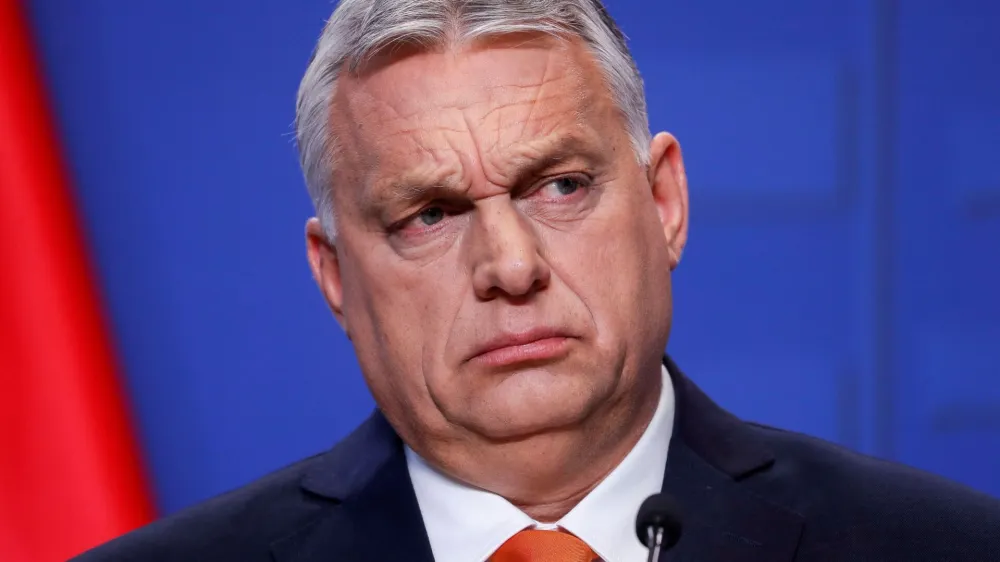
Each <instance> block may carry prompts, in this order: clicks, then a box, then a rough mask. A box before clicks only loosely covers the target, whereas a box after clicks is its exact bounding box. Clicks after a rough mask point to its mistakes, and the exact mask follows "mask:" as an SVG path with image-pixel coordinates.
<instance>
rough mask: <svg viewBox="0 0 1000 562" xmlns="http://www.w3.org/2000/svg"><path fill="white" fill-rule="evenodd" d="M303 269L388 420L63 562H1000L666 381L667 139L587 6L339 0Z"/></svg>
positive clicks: (977, 514)
mask: <svg viewBox="0 0 1000 562" xmlns="http://www.w3.org/2000/svg"><path fill="white" fill-rule="evenodd" d="M297 133H298V140H299V147H300V150H301V154H302V164H303V169H304V171H305V175H306V181H307V184H308V187H309V190H310V193H311V195H312V197H313V199H314V202H315V204H316V209H317V218H314V219H312V220H310V221H309V222H308V224H307V227H306V238H307V249H308V257H309V263H310V265H311V266H312V270H313V273H314V275H315V278H316V281H317V283H318V285H319V288H320V290H321V291H322V292H323V294H324V296H325V297H326V299H327V302H328V303H329V305H330V308H331V309H332V311H333V314H334V316H335V317H336V319H337V321H338V322H339V323H340V325H341V327H342V328H343V329H344V331H345V332H346V333H347V335H348V337H349V338H350V339H351V341H352V343H353V345H354V348H355V351H356V354H357V357H358V360H359V362H360V365H361V369H362V372H363V373H364V376H365V378H366V380H367V383H368V386H369V388H370V389H371V392H372V394H373V395H374V397H375V400H376V402H377V403H378V406H379V409H378V411H377V412H376V413H374V414H373V415H372V417H371V418H370V419H369V420H368V421H366V422H365V423H364V424H363V425H362V426H361V427H360V428H358V429H357V430H356V431H355V432H354V433H353V434H352V435H350V436H349V437H347V438H346V439H345V440H344V441H342V442H341V443H339V444H338V445H337V446H336V447H335V448H334V449H333V450H331V451H329V452H327V453H324V454H321V455H319V456H316V457H313V458H310V459H307V460H305V461H302V462H300V463H298V464H296V465H293V466H291V467H289V468H286V469H284V470H282V471H279V472H277V473H275V474H273V475H270V476H268V477H265V478H264V479H262V480H260V481H258V482H256V483H253V484H251V485H249V486H247V487H245V488H242V489H240V490H236V491H234V492H231V493H229V494H227V495H224V496H221V497H219V498H216V499H214V500H211V501H209V502H207V503H205V504H202V505H199V506H196V507H194V508H191V509H189V510H187V511H184V512H181V513H179V514H177V515H174V516H172V517H169V518H167V519H165V520H163V521H160V522H158V523H155V524H153V525H151V526H149V527H147V528H145V529H141V530H139V531H137V532H135V533H132V534H130V535H127V536H126V537H123V538H121V539H118V540H117V541H114V542H112V543H110V544H108V545H105V546H104V547H101V548H98V549H96V550H94V551H92V552H90V553H88V554H85V555H83V556H82V557H80V558H79V560H83V561H101V560H165V561H167V560H169V561H174V560H176V561H180V560H211V561H241V562H242V561H256V560H261V561H264V560H277V561H279V562H292V561H296V562H306V561H316V562H318V561H320V560H324V561H354V560H387V561H391V560H407V561H430V560H437V561H439V562H459V561H461V562H482V561H485V560H494V561H507V560H542V561H553V562H570V561H574V562H578V561H579V562H582V561H590V560H597V559H599V560H606V561H608V562H637V561H640V560H645V558H646V555H647V550H646V548H645V546H644V545H642V544H640V543H639V541H638V540H637V538H636V536H635V530H634V521H635V514H636V510H637V509H638V507H639V504H640V503H641V502H642V501H643V499H645V498H646V497H647V496H649V495H650V494H653V493H656V492H659V491H661V490H662V491H665V492H667V493H668V494H669V495H671V496H672V497H673V498H675V500H676V501H677V503H678V504H679V505H680V506H681V508H682V510H683V524H684V531H683V535H682V537H681V539H680V542H679V543H678V544H677V546H676V548H674V549H672V550H670V551H669V552H668V553H667V554H666V555H665V556H664V557H663V558H662V559H664V560H725V561H732V562H749V561H765V560H766V561H790V560H803V561H805V560H808V561H822V560H997V559H1000V503H998V502H997V501H995V500H993V499H991V498H989V497H987V496H984V495H981V494H978V493H976V492H973V491H971V490H968V489H966V488H963V487H960V486H958V485H956V484H952V483H949V482H947V481H944V480H942V479H940V478H937V477H934V476H930V475H928V474H924V473H920V472H917V471H914V470H911V469H908V468H904V467H901V466H897V465H893V464H890V463H887V462H882V461H878V460H875V459H871V458H868V457H864V456H861V455H857V454H854V453H851V452H849V451H846V450H844V449H841V448H838V447H836V446H834V445H831V444H828V443H824V442H822V441H819V440H816V439H812V438H809V437H805V436H802V435H797V434H793V433H788V432H784V431H780V430H777V429H772V428H767V427H762V426H759V425H753V424H749V423H746V422H743V421H740V420H738V419H736V418H735V417H733V416H732V415H730V414H728V413H726V412H725V411H723V410H721V409H720V408H719V407H718V406H716V405H715V404H713V403H712V402H711V401H710V400H709V399H708V398H707V397H706V396H705V395H703V394H702V393H701V392H700V391H699V390H698V389H697V388H696V387H695V386H694V384H693V383H692V382H691V381H690V380H688V379H687V378H685V376H684V375H683V374H682V373H681V371H680V369H679V368H678V367H677V366H676V365H674V364H673V363H672V362H671V361H670V360H669V359H668V358H667V359H665V358H664V357H663V355H662V354H663V349H664V348H665V346H666V343H667V338H668V334H669V332H670V319H671V297H670V294H671V289H670V287H671V278H670V274H671V271H672V270H673V269H674V268H675V267H676V266H677V265H678V263H679V261H680V258H681V254H682V251H683V249H684V245H685V241H686V237H687V226H688V197H687V181H686V178H685V174H684V166H683V162H682V158H681V152H680V147H679V145H678V142H677V141H676V140H675V139H674V138H673V137H671V136H670V135H668V134H665V133H661V134H659V135H656V136H655V137H651V136H650V134H649V131H648V125H647V118H646V107H645V99H644V94H643V91H642V84H641V80H640V78H639V75H638V72H637V70H636V68H635V66H634V62H633V60H632V58H631V55H630V54H629V52H628V50H627V48H626V46H625V43H624V40H623V37H622V35H621V33H620V32H619V30H618V29H617V28H616V26H615V24H614V23H613V22H612V20H611V19H610V17H609V16H608V15H607V13H606V12H605V11H604V8H603V7H602V6H601V5H600V3H599V0H343V1H342V2H341V4H340V5H339V6H338V8H337V9H336V11H335V12H334V14H333V17H332V18H331V20H330V21H329V23H328V25H327V26H326V29H325V31H324V33H323V35H322V37H321V39H320V42H319V45H318V47H317V49H316V52H315V55H314V58H313V60H312V63H311V65H310V67H309V69H308V71H307V72H306V75H305V78H304V80H303V82H302V86H301V89H300V92H299V100H298V119H297Z"/></svg>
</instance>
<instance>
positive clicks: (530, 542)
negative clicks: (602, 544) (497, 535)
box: [490, 529, 601, 562]
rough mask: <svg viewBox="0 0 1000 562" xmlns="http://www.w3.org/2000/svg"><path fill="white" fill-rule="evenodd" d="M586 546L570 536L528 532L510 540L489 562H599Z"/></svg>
mask: <svg viewBox="0 0 1000 562" xmlns="http://www.w3.org/2000/svg"><path fill="white" fill-rule="evenodd" d="M600 560H601V559H600V557H599V556H597V553H596V552H594V551H593V550H591V549H590V547H589V546H587V543H585V542H583V541H581V540H580V539H578V538H576V537H574V536H573V535H571V534H569V533H563V532H561V531H541V530H538V529H525V530H523V531H521V532H520V533H518V534H516V535H514V536H513V537H511V538H509V539H507V542H505V543H503V544H502V545H501V546H500V548H498V549H497V551H496V552H494V553H493V556H491V557H490V562H595V561H596V562H600Z"/></svg>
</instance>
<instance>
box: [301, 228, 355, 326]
mask: <svg viewBox="0 0 1000 562" xmlns="http://www.w3.org/2000/svg"><path fill="white" fill-rule="evenodd" d="M306 256H307V257H308V258H309V267H310V268H311V269H312V274H313V279H315V280H316V285H318V286H319V290H320V292H322V293H323V297H324V298H326V302H327V304H329V305H330V310H332V311H333V315H334V317H336V319H337V323H338V324H340V327H341V329H343V330H344V333H346V334H347V337H348V339H350V337H351V333H350V331H349V330H348V329H347V321H346V320H345V318H344V286H343V284H342V283H341V278H340V259H339V258H338V257H337V246H336V243H335V242H331V241H330V240H329V239H328V238H327V236H326V233H325V232H324V231H323V225H321V224H320V221H319V219H317V218H316V217H313V218H311V219H309V220H308V221H306Z"/></svg>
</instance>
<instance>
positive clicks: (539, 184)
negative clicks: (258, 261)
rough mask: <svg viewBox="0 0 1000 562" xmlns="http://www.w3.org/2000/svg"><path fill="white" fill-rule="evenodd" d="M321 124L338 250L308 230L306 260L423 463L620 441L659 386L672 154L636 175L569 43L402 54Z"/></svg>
mask: <svg viewBox="0 0 1000 562" xmlns="http://www.w3.org/2000/svg"><path fill="white" fill-rule="evenodd" d="M332 123H333V130H334V133H335V134H336V135H337V137H338V139H339V144H340V150H339V151H338V155H337V174H336V180H335V184H336V185H335V186H334V187H333V190H334V205H335V207H336V209H337V230H338V236H337V239H336V245H335V248H334V247H333V246H329V245H328V244H327V243H326V242H325V241H324V240H323V238H322V236H321V233H320V230H319V227H318V225H317V224H316V223H315V221H314V222H313V223H311V224H310V228H309V242H310V244H309V249H310V259H311V263H312V265H313V269H314V273H315V274H316V277H317V279H318V281H319V283H320V285H321V288H322V289H323V291H324V293H325V295H326V296H327V299H328V300H329V302H330V304H331V306H332V308H333V309H334V311H335V313H336V314H337V317H338V319H339V320H340V322H341V324H342V325H343V326H344V328H345V329H346V331H347V333H348V336H349V337H350V338H351V341H352V342H353V344H354V347H355V350H356V353H357V356H358V359H359V361H360V364H361V367H362V371H363V372H364V374H365V377H366V378H367V381H368V384H369V387H370V388H371V390H372V393H373V394H374V396H375V399H376V401H377V402H378V404H379V405H380V407H381V408H382V409H383V411H384V412H385V414H386V415H387V417H388V418H389V419H390V421H391V422H392V423H393V425H394V426H395V427H396V429H397V430H398V431H400V433H401V434H402V436H403V437H404V439H405V440H406V441H407V442H408V443H409V444H410V445H411V446H413V447H414V448H415V449H417V450H418V452H420V453H421V454H423V455H425V456H428V457H430V458H432V459H434V460H438V461H439V463H440V464H444V465H449V463H452V464H454V463H458V462H460V461H458V460H456V459H454V458H435V457H441V456H447V455H454V454H457V453H455V452H454V451H451V452H448V453H444V452H440V451H443V450H444V449H449V448H451V449H456V448H457V449H461V448H462V445H461V444H469V446H470V447H471V446H472V445H471V444H474V443H486V442H493V443H499V442H511V441H517V440H522V439H525V438H528V437H529V436H534V435H540V434H541V435H544V434H547V433H550V434H556V433H570V434H571V433H573V432H574V431H575V430H577V429H579V428H584V427H590V426H588V423H590V424H591V426H594V427H598V426H600V425H601V424H596V423H595V422H596V420H598V419H601V420H603V421H602V423H603V424H614V423H616V422H617V421H621V420H625V419H626V418H628V413H629V412H633V411H634V410H635V409H636V404H637V403H639V402H640V401H641V400H647V399H648V397H646V398H643V397H642V396H640V394H641V393H642V392H646V393H647V394H648V393H649V392H648V391H649V390H650V389H655V388H658V387H657V386H656V384H658V383H652V386H651V385H650V381H651V380H654V381H655V380H658V377H659V361H660V357H661V355H662V352H663V349H664V347H665V344H666V340H667V335H668V333H669V329H670V314H671V305H670V270H671V269H672V268H673V266H674V265H676V261H677V259H678V257H679V255H680V251H681V249H682V247H683V244H684V238H685V236H686V232H685V231H686V214H687V195H686V191H685V190H686V186H685V185H684V176H683V169H682V166H681V161H680V155H679V149H678V148H677V145H676V143H674V141H673V139H672V138H670V137H668V136H665V135H664V136H660V137H657V139H656V140H655V141H654V143H653V163H652V166H651V168H650V169H647V168H645V167H643V166H641V165H639V164H638V162H637V160H636V156H635V152H634V151H633V149H632V147H631V145H630V143H629V138H628V136H627V134H626V131H625V127H624V120H623V118H622V116H621V115H620V112H619V111H618V109H617V108H616V106H615V104H614V102H613V100H612V99H611V98H610V95H609V94H608V91H607V88H606V87H605V85H604V83H603V81H602V75H601V73H600V72H599V70H598V68H597V66H596V64H595V63H594V62H593V60H592V58H591V56H590V55H589V53H588V52H587V51H586V50H585V49H584V48H583V47H582V46H581V45H580V44H578V43H575V42H570V41H563V40H558V39H553V38H543V37H538V36H519V37H508V38H505V39H502V40H493V41H491V42H486V43H481V44H478V45H474V46H471V47H463V48H461V49H459V48H455V49H446V50H441V51H434V52H417V51H405V50H404V51H396V52H393V53H391V54H389V55H386V56H382V57H379V58H376V59H375V60H374V61H373V62H372V63H370V64H369V65H367V67H366V68H365V69H363V71H362V73H361V74H360V75H359V76H346V75H345V76H344V77H342V78H341V79H340V81H339V82H338V91H337V95H336V98H335V101H334V104H333V110H332ZM587 431H591V432H593V431H600V430H595V429H593V427H592V428H591V429H588V430H587ZM603 431H608V432H611V431H614V430H613V429H610V428H606V429H605V430H603ZM591 437H595V436H591Z"/></svg>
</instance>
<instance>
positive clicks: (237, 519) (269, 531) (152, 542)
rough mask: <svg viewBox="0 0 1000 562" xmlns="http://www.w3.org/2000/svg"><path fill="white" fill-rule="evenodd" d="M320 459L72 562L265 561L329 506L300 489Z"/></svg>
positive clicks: (157, 523)
mask: <svg viewBox="0 0 1000 562" xmlns="http://www.w3.org/2000/svg"><path fill="white" fill-rule="evenodd" d="M326 454H329V453H326ZM322 456H323V455H315V456H313V457H310V458H307V459H305V460H302V461H299V462H297V463H295V464H293V465H290V466H288V467H285V468H283V469H280V470H278V471H276V472H273V473H271V474H268V475H266V476H264V477H263V478H260V479H259V480H256V481H254V482H252V483H250V484H247V485H246V486H243V487H241V488H238V489H236V490H233V491H230V492H227V493H225V494H222V495H220V496H217V497H215V498H212V499H209V500H207V501H204V502H202V503H199V504H196V505H194V506H192V507H189V508H187V509H183V510H181V511H179V512H177V513H175V514H172V515H170V516H168V517H165V518H163V519H160V520H158V521H155V522H153V523H151V524H149V525H147V526H145V527H142V528H140V529H137V530H135V531H132V532H131V533H128V534H125V535H123V536H121V537H119V538H117V539H115V540H113V541H111V542H108V543H106V544H104V545H102V546H99V547H97V548H95V549H93V550H90V551H88V552H85V553H83V554H81V555H80V556H78V557H76V558H74V559H73V561H74V562H105V561H112V560H113V561H115V562H120V561H121V562H125V561H136V562H138V561H140V560H141V561H162V562H166V561H180V560H219V561H228V560H233V561H235V560H239V561H241V562H242V561H248V562H253V561H255V560H262V561H263V560H267V561H270V560H271V557H270V550H269V549H270V544H271V543H272V542H273V541H275V540H277V539H280V538H282V537H283V536H285V535H286V534H288V533H291V532H293V531H294V530H295V529H296V528H298V527H300V526H301V525H303V524H305V523H306V522H308V521H309V520H310V519H311V518H313V517H315V516H316V514H317V512H318V511H319V510H320V509H321V508H322V507H323V505H324V504H325V503H328V502H327V501H326V500H324V499H323V498H320V497H316V496H313V495H312V494H309V493H308V492H306V491H305V490H303V489H302V488H301V486H300V481H301V480H302V477H303V476H304V474H305V473H306V472H307V471H308V470H309V468H310V467H311V466H313V465H314V464H315V463H316V462H318V460H319V459H320V458H321V457H322Z"/></svg>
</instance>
